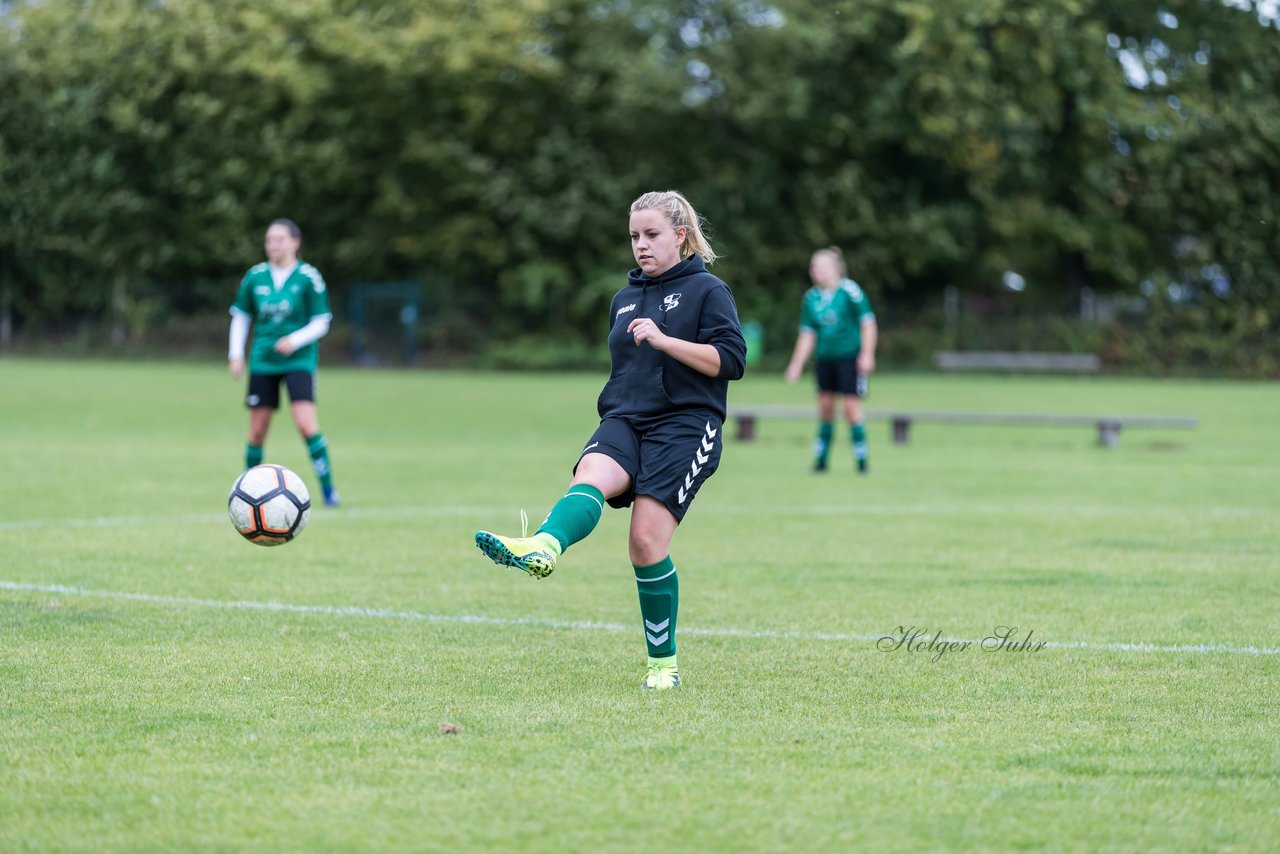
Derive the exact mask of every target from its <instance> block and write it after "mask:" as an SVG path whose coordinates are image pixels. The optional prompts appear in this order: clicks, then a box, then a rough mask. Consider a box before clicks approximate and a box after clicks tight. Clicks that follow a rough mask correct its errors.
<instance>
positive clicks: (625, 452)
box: [475, 191, 747, 690]
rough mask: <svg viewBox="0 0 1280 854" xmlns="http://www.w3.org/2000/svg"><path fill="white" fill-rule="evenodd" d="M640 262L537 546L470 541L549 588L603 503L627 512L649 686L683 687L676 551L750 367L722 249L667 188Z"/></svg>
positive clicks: (634, 239) (652, 207) (651, 213)
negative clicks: (590, 413) (586, 421)
mask: <svg viewBox="0 0 1280 854" xmlns="http://www.w3.org/2000/svg"><path fill="white" fill-rule="evenodd" d="M630 229H631V251H632V254H633V255H634V256H635V259H636V263H637V264H638V265H639V266H638V267H636V268H635V269H633V270H632V271H631V272H630V273H628V274H627V284H626V287H624V288H623V289H622V290H620V291H618V293H617V294H615V295H614V297H613V302H612V303H611V304H610V306H609V318H610V324H611V326H610V331H609V353H610V355H611V357H612V363H613V366H612V370H611V372H610V374H609V381H608V382H607V383H606V384H605V387H604V390H603V391H602V392H601V393H600V398H599V400H598V401H597V404H596V409H597V411H598V413H599V415H600V426H599V427H598V428H596V431H595V433H594V434H592V436H591V438H590V439H588V440H587V442H586V445H585V447H584V448H583V449H582V453H581V455H580V456H579V458H578V462H577V464H576V465H575V466H574V469H573V478H572V480H571V481H570V483H569V490H568V492H567V493H566V494H565V495H564V497H563V498H561V499H560V500H559V501H558V502H556V504H555V506H554V507H552V508H551V512H550V513H549V514H548V515H547V518H546V520H545V521H543V523H542V525H541V526H540V527H539V528H538V530H537V532H536V533H535V534H534V535H533V536H527V533H528V532H527V530H526V532H525V534H526V535H525V536H521V537H501V536H498V535H496V534H491V533H489V532H488V531H480V532H478V533H477V534H476V537H475V539H476V545H477V546H479V548H480V550H481V551H483V552H484V553H485V555H486V556H488V557H489V558H490V559H491V560H493V561H494V562H495V563H497V564H500V565H503V566H511V567H515V568H517V569H520V570H523V571H524V572H526V573H528V574H529V575H531V576H533V577H535V578H543V577H545V576H547V575H549V574H550V573H551V571H552V570H553V569H555V567H556V564H557V562H558V560H559V558H560V556H561V555H562V554H563V553H564V552H565V550H567V549H568V548H569V546H571V545H573V544H574V543H576V542H578V541H579V540H582V539H584V538H585V537H586V536H587V535H588V534H590V533H591V531H592V530H593V529H594V528H595V526H596V523H597V522H599V521H600V516H601V514H602V513H603V511H604V506H605V504H606V503H608V504H609V506H611V507H618V508H621V507H627V506H631V505H634V506H632V510H631V534H630V538H629V540H628V551H629V556H630V558H631V564H632V567H633V568H634V570H635V578H636V588H637V590H638V592H639V595H640V614H641V617H642V619H643V620H644V634H645V642H646V645H647V648H648V653H649V663H648V672H647V673H646V674H645V677H644V680H643V681H642V682H641V687H644V688H650V689H658V690H665V689H669V688H675V687H676V686H678V685H679V684H680V671H679V668H678V666H677V664H676V611H677V608H678V605H679V594H680V588H679V583H678V580H677V576H676V568H675V564H674V563H672V560H671V555H670V553H669V547H670V544H671V538H672V536H673V535H674V534H675V530H676V526H677V525H679V524H680V522H681V520H682V519H683V518H684V515H685V513H686V511H688V509H689V505H690V504H692V503H693V498H694V496H695V495H696V494H697V492H698V490H699V489H700V488H701V486H702V484H703V483H705V482H706V480H707V478H709V477H711V475H712V474H713V473H714V472H715V470H716V468H717V466H719V464H720V451H721V445H722V443H723V436H722V433H721V425H722V423H723V421H724V417H725V406H726V397H727V394H728V387H729V381H730V380H736V379H739V378H740V377H741V376H742V374H743V370H744V367H745V365H746V349H747V348H746V341H745V340H744V339H743V337H742V329H741V326H740V324H739V322H738V310H737V306H736V305H735V304H734V301H733V294H732V293H730V291H729V288H728V286H726V285H725V283H724V282H722V281H720V279H718V278H716V277H715V276H713V275H712V274H711V273H708V272H707V268H706V264H708V263H711V262H712V261H714V260H715V257H716V256H715V253H714V252H713V251H712V249H711V245H710V243H709V242H708V241H707V239H706V237H705V235H704V234H703V230H702V225H701V223H700V221H699V217H698V214H697V212H696V211H695V210H694V209H693V206H692V205H690V204H689V202H688V201H687V200H686V199H685V198H684V196H682V195H680V194H679V193H676V192H673V191H667V192H655V193H645V194H644V195H643V196H641V197H640V198H638V199H636V200H635V201H634V202H633V203H632V204H631V212H630Z"/></svg>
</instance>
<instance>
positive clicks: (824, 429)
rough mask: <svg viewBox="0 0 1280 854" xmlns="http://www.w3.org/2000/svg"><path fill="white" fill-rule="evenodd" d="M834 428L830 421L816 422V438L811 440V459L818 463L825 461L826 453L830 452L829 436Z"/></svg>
mask: <svg viewBox="0 0 1280 854" xmlns="http://www.w3.org/2000/svg"><path fill="white" fill-rule="evenodd" d="M834 430H835V426H834V425H833V424H832V423H831V422H830V421H819V422H818V438H816V439H814V440H813V458H814V459H815V460H816V461H818V462H819V463H825V462H826V461H827V452H828V451H829V450H831V435H832V431H834Z"/></svg>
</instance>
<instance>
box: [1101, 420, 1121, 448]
mask: <svg viewBox="0 0 1280 854" xmlns="http://www.w3.org/2000/svg"><path fill="white" fill-rule="evenodd" d="M1119 442H1120V425H1119V424H1117V423H1116V422H1115V421H1099V422H1098V444H1099V445H1101V446H1102V447H1104V448H1108V449H1110V448H1114V447H1115V446H1116V445H1117V444H1118V443H1119Z"/></svg>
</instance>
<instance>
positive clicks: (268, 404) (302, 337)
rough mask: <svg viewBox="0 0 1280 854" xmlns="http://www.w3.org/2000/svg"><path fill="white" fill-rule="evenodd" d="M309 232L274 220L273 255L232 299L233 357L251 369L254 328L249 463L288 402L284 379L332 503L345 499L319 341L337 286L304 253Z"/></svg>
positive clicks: (237, 369) (239, 372)
mask: <svg viewBox="0 0 1280 854" xmlns="http://www.w3.org/2000/svg"><path fill="white" fill-rule="evenodd" d="M301 246H302V232H301V230H299V228H298V226H297V224H296V223H295V222H293V220H288V219H278V220H276V221H274V222H273V223H271V225H270V227H268V228H267V239H266V247H265V248H266V252H267V261H266V263H264V264H257V265H255V266H253V267H251V268H249V272H247V273H245V276H244V279H243V280H241V282H240V290H239V291H238V292H237V293H236V299H235V302H234V303H232V305H231V334H230V346H229V349H228V354H227V358H228V360H229V362H230V367H231V376H233V377H235V378H236V379H239V378H240V377H241V376H243V375H244V367H245V358H244V351H245V342H246V340H247V339H248V337H249V327H250V326H251V325H252V326H253V330H254V336H253V350H252V352H251V353H250V355H249V392H248V395H247V396H246V397H245V405H246V406H248V407H249V441H248V444H247V445H246V446H245V452H244V464H245V467H246V468H252V467H253V466H256V465H258V464H259V463H261V462H262V446H263V443H265V442H266V440H267V430H268V429H269V428H270V427H271V415H272V413H274V412H275V411H276V409H278V408H279V406H280V383H281V382H284V384H285V385H286V386H287V387H288V389H289V403H290V409H291V411H292V412H293V423H294V424H296V425H297V426H298V432H299V433H301V434H302V438H303V440H304V441H305V442H306V443H307V451H308V453H310V455H311V466H312V468H314V469H315V472H316V476H317V477H318V478H319V479H320V488H321V489H322V490H323V492H324V503H325V504H326V505H327V506H329V507H337V506H338V504H339V498H338V491H337V490H336V489H334V488H333V473H332V472H331V471H330V468H329V446H328V443H327V442H326V441H325V438H324V434H323V433H321V432H320V424H319V422H318V420H317V418H316V365H317V363H318V361H319V347H318V346H317V345H316V342H317V341H318V340H320V338H321V337H322V336H323V335H324V334H325V333H326V332H328V331H329V320H330V319H331V318H332V317H333V315H332V314H330V313H329V293H328V290H327V289H326V287H325V283H324V278H323V277H322V276H321V275H320V271H319V270H317V269H316V268H315V267H312V266H311V265H310V264H307V263H306V262H302V261H299V260H298V250H299V249H300V248H301Z"/></svg>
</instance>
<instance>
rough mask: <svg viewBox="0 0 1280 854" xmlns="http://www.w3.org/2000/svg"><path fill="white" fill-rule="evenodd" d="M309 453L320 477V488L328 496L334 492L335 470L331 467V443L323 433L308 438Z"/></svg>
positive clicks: (317, 475) (312, 465) (313, 467)
mask: <svg viewBox="0 0 1280 854" xmlns="http://www.w3.org/2000/svg"><path fill="white" fill-rule="evenodd" d="M307 453H309V454H310V455H311V468H312V469H314V470H315V473H316V477H318V478H320V488H321V489H322V490H323V491H324V494H325V495H326V496H328V495H331V494H333V471H332V470H331V469H330V468H329V443H328V442H326V441H325V439H324V434H323V433H317V434H315V435H314V436H311V437H310V438H308V439H307Z"/></svg>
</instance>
